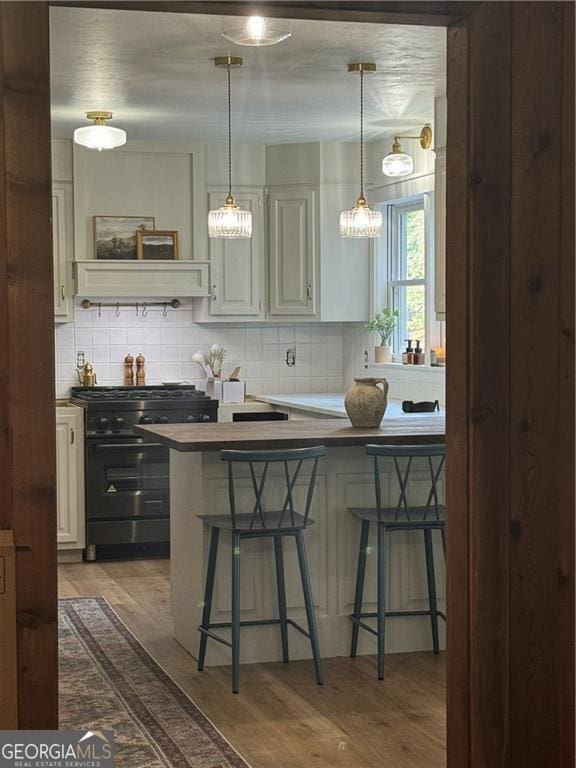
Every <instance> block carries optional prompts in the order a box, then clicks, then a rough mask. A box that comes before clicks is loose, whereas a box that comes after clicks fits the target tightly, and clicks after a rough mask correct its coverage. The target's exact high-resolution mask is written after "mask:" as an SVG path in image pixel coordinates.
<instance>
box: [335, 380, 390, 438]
mask: <svg viewBox="0 0 576 768" xmlns="http://www.w3.org/2000/svg"><path fill="white" fill-rule="evenodd" d="M379 385H381V387H380V386H379ZM387 404H388V382H387V381H386V379H373V378H362V379H354V384H353V385H352V386H351V387H350V389H349V390H348V392H346V397H345V399H344V407H345V408H346V413H347V414H348V418H349V419H350V421H351V422H352V425H353V426H354V427H379V426H380V422H381V421H382V418H383V416H384V412H385V411H386V405H387Z"/></svg>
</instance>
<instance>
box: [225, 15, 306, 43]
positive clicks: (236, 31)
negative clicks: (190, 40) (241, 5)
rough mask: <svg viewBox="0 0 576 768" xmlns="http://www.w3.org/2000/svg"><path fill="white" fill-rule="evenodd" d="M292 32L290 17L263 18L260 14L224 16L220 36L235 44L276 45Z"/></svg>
mask: <svg viewBox="0 0 576 768" xmlns="http://www.w3.org/2000/svg"><path fill="white" fill-rule="evenodd" d="M291 34H292V22H291V21H290V19H265V18H263V17H262V16H250V17H248V18H245V17H244V18H243V17H242V16H237V17H234V18H225V19H224V22H223V24H222V37H225V38H226V40H230V42H232V43H236V45H253V46H256V45H276V44H277V43H281V42H282V41H283V40H286V38H288V37H290V35H291Z"/></svg>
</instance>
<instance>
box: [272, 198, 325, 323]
mask: <svg viewBox="0 0 576 768" xmlns="http://www.w3.org/2000/svg"><path fill="white" fill-rule="evenodd" d="M317 197H318V193H317V191H316V190H314V189H310V188H309V187H297V186H295V187H289V188H286V189H273V190H271V191H270V193H269V197H268V202H269V213H268V226H269V259H270V315H274V316H276V315H307V316H309V315H315V314H316V252H317V242H318V225H317Z"/></svg>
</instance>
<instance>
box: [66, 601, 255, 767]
mask: <svg viewBox="0 0 576 768" xmlns="http://www.w3.org/2000/svg"><path fill="white" fill-rule="evenodd" d="M59 628H60V641H59V647H60V728H62V729H66V728H73V729H80V730H94V729H97V730H105V729H111V730H113V731H114V734H115V744H116V766H117V768H249V766H248V764H247V763H246V762H245V761H244V760H243V759H242V758H241V757H240V755H239V754H238V753H237V752H236V751H235V750H234V749H233V747H232V746H231V745H230V744H229V743H228V742H227V741H226V739H225V738H224V737H223V736H222V734H221V733H220V732H219V731H218V730H216V728H215V727H214V726H213V725H212V723H211V722H210V721H209V720H208V719H207V718H206V717H205V716H204V715H203V714H202V712H201V711H200V710H199V709H198V707H197V706H196V705H195V704H194V702H193V701H192V700H191V699H189V698H188V696H187V695H186V694H185V693H184V692H183V691H182V690H181V689H180V688H179V687H178V686H177V685H176V683H174V681H173V680H171V679H170V678H169V677H168V675H167V674H166V673H165V672H164V671H163V670H162V669H161V668H160V667H159V666H158V664H156V662H155V661H154V660H153V659H152V657H151V656H150V655H149V654H148V653H147V651H145V650H144V648H143V647H142V646H141V645H140V643H139V642H138V640H137V639H136V638H135V637H134V635H133V634H132V633H131V632H130V631H129V630H128V629H127V627H126V626H125V625H124V624H123V623H122V621H120V619H119V618H118V616H117V615H116V613H114V611H113V610H112V608H111V607H110V605H109V604H108V602H107V601H106V600H105V599H104V598H102V597H89V598H84V597H83V598H69V599H66V600H60V603H59ZM190 663H191V664H192V663H193V662H192V660H191V661H190Z"/></svg>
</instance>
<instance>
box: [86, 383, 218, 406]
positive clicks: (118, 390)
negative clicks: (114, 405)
mask: <svg viewBox="0 0 576 768" xmlns="http://www.w3.org/2000/svg"><path fill="white" fill-rule="evenodd" d="M72 397H73V398H74V399H76V400H84V401H87V402H106V403H110V402H122V401H127V400H128V401H133V400H138V401H140V402H142V401H150V400H161V401H166V400H172V401H184V400H201V399H202V400H205V399H207V398H206V394H205V393H204V392H202V391H199V390H197V389H196V387H194V386H192V385H190V386H182V387H162V386H154V385H152V386H148V387H72Z"/></svg>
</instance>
